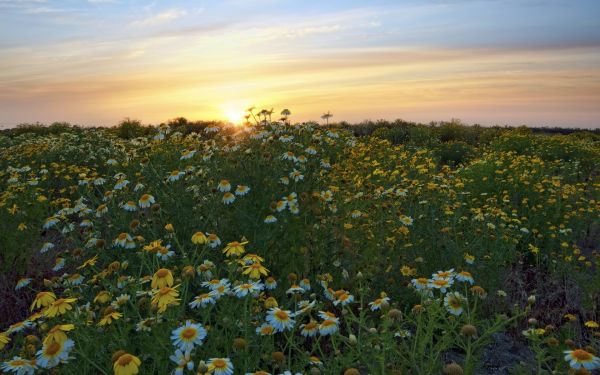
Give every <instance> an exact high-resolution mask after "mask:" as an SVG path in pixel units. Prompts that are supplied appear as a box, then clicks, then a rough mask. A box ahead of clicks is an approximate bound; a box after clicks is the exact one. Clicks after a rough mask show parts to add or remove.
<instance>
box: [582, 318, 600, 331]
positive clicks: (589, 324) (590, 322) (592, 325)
mask: <svg viewBox="0 0 600 375" xmlns="http://www.w3.org/2000/svg"><path fill="white" fill-rule="evenodd" d="M584 325H585V326H586V327H588V328H592V329H593V328H598V327H599V325H598V323H596V322H594V321H593V320H588V321H587V322H585V323H584Z"/></svg>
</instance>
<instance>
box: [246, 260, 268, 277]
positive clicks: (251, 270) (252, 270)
mask: <svg viewBox="0 0 600 375" xmlns="http://www.w3.org/2000/svg"><path fill="white" fill-rule="evenodd" d="M242 274H244V275H249V277H250V278H251V279H260V276H261V275H263V276H267V275H268V274H269V270H268V269H266V268H265V267H264V266H263V265H262V264H260V263H259V262H256V263H254V264H251V265H249V266H244V272H242Z"/></svg>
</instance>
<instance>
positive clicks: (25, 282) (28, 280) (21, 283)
mask: <svg viewBox="0 0 600 375" xmlns="http://www.w3.org/2000/svg"><path fill="white" fill-rule="evenodd" d="M31 280H32V279H31V278H29V277H24V278H22V279H19V281H17V285H15V290H19V289H22V288H25V287H26V286H27V285H29V284H30V283H31Z"/></svg>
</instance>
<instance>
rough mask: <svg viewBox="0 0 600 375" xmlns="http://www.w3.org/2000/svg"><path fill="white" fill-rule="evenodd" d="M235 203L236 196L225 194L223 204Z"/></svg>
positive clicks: (229, 193)
mask: <svg viewBox="0 0 600 375" xmlns="http://www.w3.org/2000/svg"><path fill="white" fill-rule="evenodd" d="M234 201H235V195H233V194H232V193H231V192H229V191H228V192H226V193H225V194H223V203H224V204H231V203H233V202H234Z"/></svg>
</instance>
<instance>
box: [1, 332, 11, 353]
mask: <svg viewBox="0 0 600 375" xmlns="http://www.w3.org/2000/svg"><path fill="white" fill-rule="evenodd" d="M9 342H10V337H9V336H8V333H6V332H0V350H2V349H4V347H5V346H6V344H8V343H9Z"/></svg>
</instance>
